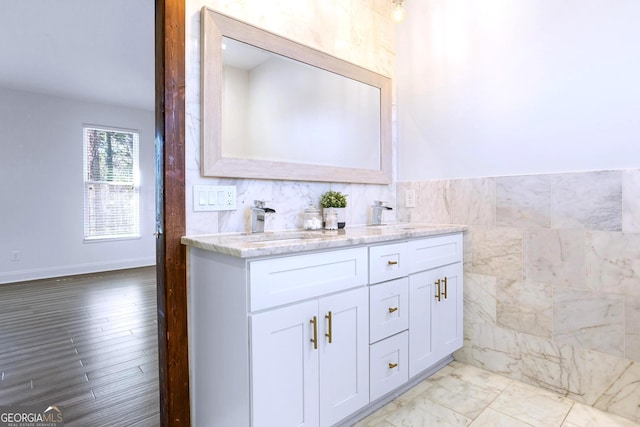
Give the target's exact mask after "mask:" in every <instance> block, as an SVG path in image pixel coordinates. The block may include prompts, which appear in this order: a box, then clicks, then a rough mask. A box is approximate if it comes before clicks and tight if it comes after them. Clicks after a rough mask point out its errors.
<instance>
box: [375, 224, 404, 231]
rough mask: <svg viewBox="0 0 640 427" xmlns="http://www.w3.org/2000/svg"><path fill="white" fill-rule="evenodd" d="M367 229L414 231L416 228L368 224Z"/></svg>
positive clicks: (402, 225)
mask: <svg viewBox="0 0 640 427" xmlns="http://www.w3.org/2000/svg"><path fill="white" fill-rule="evenodd" d="M368 227H374V228H383V229H388V230H414V229H415V228H416V227H415V226H414V225H411V224H369V225H368Z"/></svg>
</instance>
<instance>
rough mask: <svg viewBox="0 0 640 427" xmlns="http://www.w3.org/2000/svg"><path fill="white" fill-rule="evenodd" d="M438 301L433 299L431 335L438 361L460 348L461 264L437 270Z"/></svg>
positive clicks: (461, 338)
mask: <svg viewBox="0 0 640 427" xmlns="http://www.w3.org/2000/svg"><path fill="white" fill-rule="evenodd" d="M438 276H439V277H438V278H439V279H440V281H441V285H440V287H441V290H440V292H441V295H440V301H438V300H437V299H434V305H433V315H432V320H433V325H432V326H433V335H434V341H435V342H436V343H437V346H438V348H437V353H438V355H439V356H438V359H441V358H443V357H445V356H447V355H448V354H451V353H453V352H454V351H456V350H457V349H459V348H460V347H462V340H463V337H462V298H463V297H462V263H456V264H451V265H448V266H446V267H442V268H439V269H438Z"/></svg>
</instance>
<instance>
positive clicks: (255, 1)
mask: <svg viewBox="0 0 640 427" xmlns="http://www.w3.org/2000/svg"><path fill="white" fill-rule="evenodd" d="M203 6H207V7H209V8H211V9H213V10H216V11H218V12H221V13H224V14H226V15H229V16H232V17H235V18H237V19H240V20H242V21H245V22H248V23H250V24H253V25H256V26H258V27H261V28H264V29H266V30H268V31H271V32H274V33H277V34H280V35H283V36H285V37H287V38H289V39H292V40H294V41H297V42H299V43H302V44H305V45H308V46H311V47H313V48H316V49H318V50H321V51H323V52H327V53H329V54H332V55H334V56H337V57H339V58H342V59H345V60H347V61H349V62H352V63H355V64H357V65H360V66H362V67H364V68H367V69H370V70H373V71H375V72H378V73H379V74H382V75H385V76H389V77H393V68H394V61H395V26H394V25H395V24H394V21H393V20H392V19H391V18H390V17H391V8H392V3H391V2H389V1H386V0H375V1H371V0H350V1H348V2H346V1H341V0H326V1H324V0H323V1H318V0H296V1H287V2H267V1H264V0H193V1H188V2H186V20H187V22H186V32H187V37H186V41H187V43H186V88H185V97H186V141H185V157H186V183H185V184H186V185H185V187H186V208H187V215H186V216H187V234H192V235H193V234H207V233H223V232H238V231H247V230H249V229H250V212H249V208H250V206H252V205H253V201H254V200H256V199H258V200H267V201H269V204H268V206H269V207H271V208H273V209H275V210H276V214H273V215H268V216H267V222H266V224H265V229H266V230H282V229H293V228H300V227H301V226H302V214H303V210H304V209H305V208H306V207H308V206H309V205H310V204H315V205H318V203H319V200H320V196H321V194H322V193H324V192H325V191H327V190H329V189H333V190H338V191H342V192H344V193H346V194H347V195H348V197H347V203H348V209H347V224H365V223H367V222H368V221H370V217H371V208H370V205H371V204H372V203H373V201H374V200H386V201H389V202H391V203H392V204H395V185H358V184H336V183H330V182H327V183H310V182H300V181H271V180H249V179H212V178H203V177H201V176H200V9H201V8H202V7H203ZM327 23H330V25H327ZM393 128H394V129H395V126H393ZM393 150H394V152H395V136H394V148H393ZM198 184H207V185H235V186H236V188H237V194H238V200H237V205H238V208H237V210H235V211H223V212H193V209H192V207H193V190H192V188H193V185H198ZM394 217H395V212H391V213H389V215H388V218H387V219H388V220H393V219H394Z"/></svg>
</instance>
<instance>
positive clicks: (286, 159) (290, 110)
mask: <svg viewBox="0 0 640 427" xmlns="http://www.w3.org/2000/svg"><path fill="white" fill-rule="evenodd" d="M201 47H202V70H201V78H202V144H201V173H202V175H203V176H210V177H227V178H255V179H275V180H297V181H324V182H354V183H369V184H389V183H391V81H390V79H389V78H388V77H385V76H382V75H379V74H377V73H374V72H372V71H370V70H366V69H364V68H361V67H359V66H357V65H354V64H351V63H349V62H346V61H343V60H341V59H338V58H335V57H333V56H331V55H328V54H326V53H323V52H320V51H317V50H315V49H312V48H310V47H308V46H304V45H301V44H299V43H296V42H293V41H291V40H288V39H286V38H283V37H281V36H278V35H276V34H273V33H270V32H268V31H265V30H262V29H259V28H257V27H254V26H252V25H249V24H246V23H244V22H241V21H238V20H236V19H234V18H230V17H228V16H226V15H222V14H220V13H217V12H214V11H212V10H210V9H207V8H206V7H205V8H203V9H202V46H201Z"/></svg>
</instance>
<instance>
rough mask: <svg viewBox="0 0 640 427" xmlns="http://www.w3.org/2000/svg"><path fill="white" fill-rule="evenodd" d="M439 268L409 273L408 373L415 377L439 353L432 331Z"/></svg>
mask: <svg viewBox="0 0 640 427" xmlns="http://www.w3.org/2000/svg"><path fill="white" fill-rule="evenodd" d="M436 280H438V270H437V269H435V270H428V271H423V272H421V273H416V274H412V275H411V276H409V377H410V378H411V377H414V376H415V375H417V374H419V373H420V372H422V371H424V370H425V369H427V368H428V367H429V366H431V365H432V364H434V363H435V362H437V361H438V360H439V359H438V354H437V353H436V352H437V350H438V349H437V347H436V343H435V340H434V338H435V337H434V336H433V334H432V333H431V325H432V322H433V305H434V301H435V282H436Z"/></svg>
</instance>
